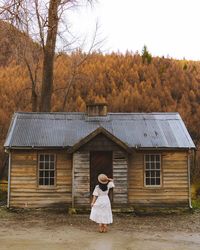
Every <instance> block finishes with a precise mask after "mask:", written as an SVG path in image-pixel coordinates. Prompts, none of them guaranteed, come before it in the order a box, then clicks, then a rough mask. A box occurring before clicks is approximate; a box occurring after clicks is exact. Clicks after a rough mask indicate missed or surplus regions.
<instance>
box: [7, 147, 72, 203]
mask: <svg viewBox="0 0 200 250" xmlns="http://www.w3.org/2000/svg"><path fill="white" fill-rule="evenodd" d="M42 153H54V154H56V186H55V187H51V188H45V187H44V188H39V187H38V183H37V173H38V163H37V151H21V150H20V151H12V157H11V179H10V207H46V206H60V205H62V204H63V205H71V194H72V188H71V187H72V160H71V155H69V154H67V153H66V152H65V151H48V152H46V151H42Z"/></svg>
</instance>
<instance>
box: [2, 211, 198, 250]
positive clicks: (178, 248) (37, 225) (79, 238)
mask: <svg viewBox="0 0 200 250" xmlns="http://www.w3.org/2000/svg"><path fill="white" fill-rule="evenodd" d="M88 216H89V215H88V214H79V215H68V214H66V213H65V212H63V211H45V210H30V211H29V210H27V211H22V210H21V211H9V212H8V211H7V210H6V209H5V208H3V209H0V222H1V227H0V242H1V247H0V249H1V250H4V249H5V250H23V249H28V250H36V249H37V250H38V249H39V250H40V249H42V250H45V249H48V250H51V249H52V250H53V249H54V250H62V249H70V250H76V249H77V250H79V249H81V250H86V249H87V250H102V249H104V250H118V249H119V250H123V249H125V250H132V249H133V250H147V249H148V250H155V249H159V250H172V249H173V250H197V249H198V250H199V249H200V212H195V213H185V214H179V215H177V214H171V215H154V216H152V215H151V216H134V215H132V214H114V223H113V225H111V226H110V230H109V232H108V233H103V234H102V233H98V232H97V225H96V224H95V223H93V222H92V221H90V220H89V219H88Z"/></svg>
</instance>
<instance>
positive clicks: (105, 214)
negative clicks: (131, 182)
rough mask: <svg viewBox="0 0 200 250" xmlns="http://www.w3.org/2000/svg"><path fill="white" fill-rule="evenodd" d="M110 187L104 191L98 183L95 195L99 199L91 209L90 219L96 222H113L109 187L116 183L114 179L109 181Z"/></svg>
mask: <svg viewBox="0 0 200 250" xmlns="http://www.w3.org/2000/svg"><path fill="white" fill-rule="evenodd" d="M107 186H108V189H107V190H106V191H102V190H101V189H100V188H99V185H97V186H96V187H95V189H94V192H93V195H94V196H97V199H96V201H95V203H94V205H93V207H92V209H91V213H90V219H91V220H93V221H95V222H96V223H99V224H100V223H101V224H110V223H112V222H113V216H112V210H111V204H110V199H109V197H108V193H109V189H110V188H113V187H114V186H115V185H114V183H113V182H112V181H110V182H109V183H108V185H107Z"/></svg>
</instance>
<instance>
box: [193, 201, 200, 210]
mask: <svg viewBox="0 0 200 250" xmlns="http://www.w3.org/2000/svg"><path fill="white" fill-rule="evenodd" d="M192 208H193V209H199V210H200V198H198V199H194V200H192Z"/></svg>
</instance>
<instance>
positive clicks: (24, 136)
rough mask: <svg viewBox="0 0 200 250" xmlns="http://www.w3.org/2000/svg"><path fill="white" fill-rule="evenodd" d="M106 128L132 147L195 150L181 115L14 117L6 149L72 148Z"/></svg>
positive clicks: (110, 114) (40, 114)
mask: <svg viewBox="0 0 200 250" xmlns="http://www.w3.org/2000/svg"><path fill="white" fill-rule="evenodd" d="M99 127H103V128H104V129H106V130H107V131H108V132H110V133H111V134H113V135H114V136H115V137H117V138H119V139H120V140H121V141H123V142H124V143H125V144H127V145H128V146H129V147H141V148H195V145H194V143H193V141H192V139H191V137H190V135H189V133H188V131H187V129H186V127H185V125H184V123H183V121H182V119H181V117H180V115H179V114H178V113H109V114H108V115H107V116H106V117H88V116H87V115H85V113H15V114H14V116H13V119H12V122H11V125H10V129H9V131H8V135H7V139H6V142H5V144H4V146H5V147H68V146H69V147H71V146H73V145H75V144H76V143H78V142H79V141H80V140H81V139H83V138H84V137H86V136H88V135H89V134H90V133H92V132H93V131H95V130H96V129H97V128H99Z"/></svg>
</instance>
